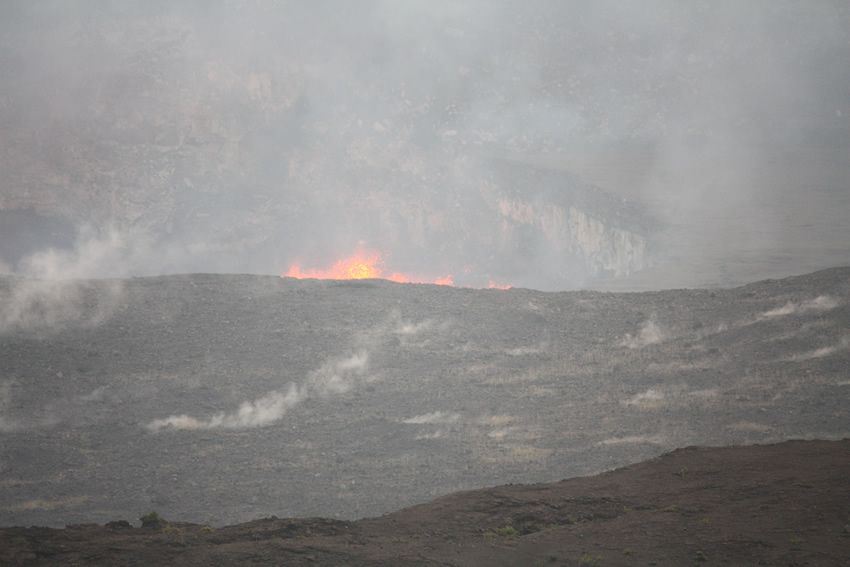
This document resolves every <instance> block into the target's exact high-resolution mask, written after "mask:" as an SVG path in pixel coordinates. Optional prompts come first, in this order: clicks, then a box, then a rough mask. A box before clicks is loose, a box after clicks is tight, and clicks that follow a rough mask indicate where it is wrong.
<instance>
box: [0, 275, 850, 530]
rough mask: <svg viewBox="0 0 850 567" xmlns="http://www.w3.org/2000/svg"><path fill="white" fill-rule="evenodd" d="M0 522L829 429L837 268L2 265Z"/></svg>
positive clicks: (430, 482) (393, 492)
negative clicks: (801, 272)
mask: <svg viewBox="0 0 850 567" xmlns="http://www.w3.org/2000/svg"><path fill="white" fill-rule="evenodd" d="M0 284H2V287H0V294H2V301H0V305H2V306H3V310H4V311H3V314H2V315H3V316H2V318H1V319H0V320H2V321H3V325H4V326H3V329H2V334H0V360H2V361H3V365H2V370H0V372H2V374H0V388H2V389H0V392H2V398H0V402H2V406H0V409H2V413H0V436H2V443H0V525H5V526H9V525H33V524H35V525H44V526H64V525H66V524H75V523H83V522H97V523H106V522H108V521H113V520H121V519H125V520H130V521H133V520H134V519H135V518H138V517H139V516H140V515H141V514H143V513H147V512H148V511H150V510H157V511H158V512H159V513H161V514H162V515H164V516H165V517H167V518H171V519H179V520H181V521H188V522H194V523H199V524H203V523H205V522H210V523H211V524H212V525H213V526H221V525H224V524H233V523H236V522H245V521H249V520H253V519H256V518H263V517H269V516H272V515H276V516H278V517H305V516H322V517H328V518H335V519H355V518H362V517H366V516H377V515H380V514H383V513H385V512H391V511H394V510H398V509H401V508H404V507H407V506H410V505H413V504H417V503H422V502H426V501H428V500H431V499H433V498H436V497H439V496H442V495H445V494H449V493H452V492H456V491H458V490H467V489H473V488H479V487H485V486H493V485H500V484H505V483H530V482H551V481H555V480H559V479H562V478H568V477H573V476H577V475H586V474H592V473H597V472H600V471H604V470H607V469H611V468H613V467H617V466H623V465H626V464H629V463H634V462H637V461H640V460H643V459H646V458H650V457H654V456H657V455H659V454H661V453H663V452H665V451H669V450H672V449H675V448H677V447H685V446H690V445H732V444H752V443H772V442H779V441H783V440H786V439H815V438H816V439H841V438H843V437H847V436H848V435H850V420H848V414H847V411H846V407H847V398H848V395H850V389H848V388H850V348H848V341H850V336H848V329H850V306H848V305H850V304H848V298H850V269H848V268H835V269H831V270H825V271H821V272H817V273H814V274H810V275H806V276H798V277H792V278H787V279H784V280H768V281H762V282H758V283H753V284H750V285H747V286H744V287H740V288H734V289H716V290H669V291H660V292H647V293H603V292H592V291H578V292H559V293H545V292H539V291H533V290H528V289H509V290H498V289H488V290H475V289H467V288H452V287H447V286H438V285H420V284H399V283H393V282H388V281H383V280H351V281H320V280H295V279H290V278H279V277H267V276H251V275H247V276H245V275H243V276H238V275H231V276H228V275H203V274H196V275H185V276H163V277H151V278H133V279H126V280H66V281H37V280H30V279H24V278H14V277H4V278H3V279H2V281H0Z"/></svg>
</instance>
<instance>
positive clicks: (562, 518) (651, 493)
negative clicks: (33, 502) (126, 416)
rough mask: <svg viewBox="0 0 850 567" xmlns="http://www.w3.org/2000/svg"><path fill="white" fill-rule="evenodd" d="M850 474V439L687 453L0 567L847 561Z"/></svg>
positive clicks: (107, 541)
mask: <svg viewBox="0 0 850 567" xmlns="http://www.w3.org/2000/svg"><path fill="white" fill-rule="evenodd" d="M848 471H850V440H848V439H844V440H841V441H787V442H784V443H779V444H775V445H752V446H735V447H725V448H706V447H689V448H686V449H678V450H676V451H673V452H671V453H665V454H663V455H661V456H660V457H656V458H654V459H650V460H647V461H644V462H641V463H638V464H635V465H630V466H627V467H624V468H620V469H616V470H613V471H609V472H605V473H602V474H598V475H596V476H590V477H581V478H573V479H569V480H563V481H560V482H555V483H551V484H533V485H507V486H500V487H496V488H487V489H481V490H471V491H465V492H458V493H455V494H451V495H448V496H444V497H442V498H439V499H437V500H434V501H432V502H429V503H426V504H421V505H418V506H413V507H410V508H406V509H404V510H401V511H399V512H395V513H392V514H385V515H383V516H380V517H376V518H367V519H363V520H357V521H340V520H332V519H323V518H306V519H283V518H277V517H274V516H272V517H271V518H266V519H261V520H254V521H252V522H247V523H243V524H238V525H234V526H227V527H221V528H212V527H209V526H201V525H198V524H190V523H182V522H168V521H165V520H159V521H150V520H152V519H153V518H148V520H149V521H148V523H149V525H148V526H147V527H132V526H131V525H130V524H129V523H128V522H126V521H117V522H110V523H108V524H106V525H105V526H100V525H96V524H78V525H69V526H67V527H66V528H64V529H54V528H39V527H31V528H21V527H15V528H3V529H0V564H2V565H7V566H28V565H63V566H66V565H126V566H132V565H180V566H194V565H198V566H200V565H203V566H208V565H247V564H251V565H284V564H285V565H347V566H358V565H404V566H414V565H459V566H460V565H464V566H476V565H481V566H485V565H486V566H488V567H492V566H501V565H504V566H517V565H558V566H561V565H569V566H574V565H586V566H589V565H599V566H606V567H607V566H613V565H658V566H665V565H670V566H674V565H675V566H681V565H820V566H831V565H835V566H839V565H841V566H846V565H848V561H850V525H848V524H850V486H848V484H847V474H848Z"/></svg>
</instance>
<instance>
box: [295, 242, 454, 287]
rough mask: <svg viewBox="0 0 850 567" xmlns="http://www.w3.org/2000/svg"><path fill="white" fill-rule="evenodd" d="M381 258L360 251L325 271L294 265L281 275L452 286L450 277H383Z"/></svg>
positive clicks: (374, 254) (374, 253)
mask: <svg viewBox="0 0 850 567" xmlns="http://www.w3.org/2000/svg"><path fill="white" fill-rule="evenodd" d="M383 264H384V259H383V257H382V256H381V255H380V254H378V253H377V252H368V251H364V250H360V251H358V252H355V253H354V254H353V255H351V256H350V257H348V258H344V259H342V260H339V261H338V262H337V263H335V264H334V265H333V266H332V267H330V268H328V269H326V270H316V269H309V270H302V269H301V266H299V265H298V264H294V265H292V266H290V268H289V271H288V272H286V273H285V274H283V275H282V276H281V277H284V278H298V279H304V278H316V279H319V280H362V279H367V278H382V279H386V280H390V281H394V282H399V283H435V284H438V285H453V284H452V276H451V275H445V276H442V277H440V278H437V279H435V280H433V281H429V280H427V279H426V278H418V277H415V276H412V275H410V274H403V273H399V272H393V273H392V274H390V275H389V276H385V275H383V269H382V266H383Z"/></svg>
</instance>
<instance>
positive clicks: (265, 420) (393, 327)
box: [145, 314, 431, 433]
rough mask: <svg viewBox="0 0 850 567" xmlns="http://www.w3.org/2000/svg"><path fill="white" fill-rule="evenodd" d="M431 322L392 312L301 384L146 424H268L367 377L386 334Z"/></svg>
mask: <svg viewBox="0 0 850 567" xmlns="http://www.w3.org/2000/svg"><path fill="white" fill-rule="evenodd" d="M430 326H431V325H430V324H429V323H428V322H420V323H410V322H406V321H403V320H402V319H401V318H400V317H399V316H398V314H394V315H393V316H392V317H390V319H389V320H388V321H387V322H386V323H384V324H382V325H379V326H378V327H377V328H375V329H373V330H371V331H369V332H366V333H364V334H363V335H361V336H360V337H358V338H357V339H356V341H355V342H356V343H357V345H358V347H357V348H356V349H355V350H354V351H353V352H352V353H350V354H347V355H344V356H339V357H333V358H331V359H329V360H327V361H326V362H324V363H323V364H322V365H321V366H320V367H319V368H317V369H316V370H314V371H313V372H311V373H310V374H309V376H307V378H306V379H305V380H304V381H303V382H302V383H301V384H296V383H291V384H289V385H288V386H287V388H286V389H282V390H274V391H272V392H269V393H267V394H266V395H264V396H263V397H261V398H259V399H257V400H254V401H246V402H244V403H242V405H241V406H239V409H238V410H236V411H233V412H229V413H228V412H223V413H219V414H217V415H214V416H212V417H210V418H207V419H198V418H194V417H190V416H188V415H185V414H183V415H171V416H169V417H166V418H162V419H155V420H153V421H151V422H149V423H148V424H146V425H145V427H146V428H147V430H148V431H150V432H152V433H158V432H160V431H162V430H163V429H216V428H226V429H241V428H249V427H263V426H267V425H271V424H273V423H275V422H276V421H278V420H280V419H281V418H282V417H283V416H284V415H285V414H286V412H287V411H289V410H290V409H292V408H293V407H295V406H296V405H298V404H299V403H301V402H303V401H304V400H306V399H308V398H313V397H319V398H321V397H326V396H330V395H334V394H343V393H345V392H348V391H349V390H351V389H352V388H354V387H356V386H357V385H358V383H359V382H360V381H362V380H368V379H369V376H368V374H367V371H368V363H369V358H370V356H373V355H374V354H375V353H378V352H379V351H380V349H381V348H382V344H383V341H384V339H385V338H386V337H388V336H393V335H395V336H408V335H414V334H416V333H419V332H421V331H423V330H426V329H428V328H429V327H430Z"/></svg>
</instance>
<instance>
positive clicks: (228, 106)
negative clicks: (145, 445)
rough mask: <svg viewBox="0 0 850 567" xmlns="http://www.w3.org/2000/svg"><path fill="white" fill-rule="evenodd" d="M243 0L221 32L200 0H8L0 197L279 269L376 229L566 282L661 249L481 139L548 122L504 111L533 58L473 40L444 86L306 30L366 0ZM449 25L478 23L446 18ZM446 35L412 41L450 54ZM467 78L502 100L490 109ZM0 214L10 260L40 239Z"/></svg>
mask: <svg viewBox="0 0 850 567" xmlns="http://www.w3.org/2000/svg"><path fill="white" fill-rule="evenodd" d="M243 4H244V3H240V2H234V3H224V4H223V5H222V6H218V8H217V10H218V11H223V15H222V14H218V15H217V17H218V18H224V19H225V20H226V19H228V18H229V19H231V20H235V21H236V23H235V24H234V27H233V28H232V29H231V28H228V29H229V30H230V31H229V32H227V33H225V32H223V31H222V28H220V27H219V26H221V24H220V23H216V22H215V21H212V19H211V18H210V17H204V16H203V9H202V8H200V7H199V8H197V9H195V8H193V7H192V4H191V3H187V4H186V5H184V6H182V7H180V8H179V9H178V8H174V9H164V8H163V9H162V10H158V9H156V10H155V9H151V10H146V9H144V8H141V7H139V6H134V5H132V4H122V3H118V4H116V5H115V6H113V8H111V9H106V8H104V9H98V8H90V9H88V10H87V11H85V12H78V11H74V10H71V9H66V10H65V11H64V12H62V10H60V12H62V13H60V14H59V15H58V16H57V17H52V18H51V17H46V16H45V15H44V14H43V13H39V12H38V10H34V11H33V12H32V13H30V12H28V11H27V10H26V9H25V8H20V7H19V8H18V9H17V10H18V11H20V12H22V13H20V14H10V15H9V17H10V19H11V21H15V20H17V21H18V23H19V24H20V25H21V26H22V27H21V28H20V30H22V31H20V30H16V29H12V28H11V27H10V28H9V29H6V30H4V34H3V48H4V50H6V52H7V53H8V54H10V55H9V56H8V57H6V59H5V60H4V61H3V62H2V64H3V66H4V69H3V71H4V72H3V74H4V77H6V78H8V80H4V84H3V87H2V95H0V105H2V106H1V107H0V108H2V111H1V112H0V121H2V125H0V126H2V128H0V184H2V186H3V189H4V190H3V191H2V193H0V211H6V212H10V211H11V212H12V213H15V214H18V216H20V215H22V214H23V215H26V214H30V215H35V216H36V217H38V218H39V219H41V220H40V221H39V222H43V223H47V225H50V226H51V227H53V228H52V229H51V230H52V232H51V231H48V232H50V235H52V236H50V237H48V238H46V240H45V239H42V240H44V241H45V242H46V243H47V244H49V245H51V246H55V247H63V246H64V247H72V246H73V244H74V242H73V240H74V239H73V238H69V237H68V234H67V233H68V231H67V228H66V227H67V226H68V225H72V226H76V227H78V228H79V227H84V226H85V227H87V228H86V231H87V232H86V234H96V235H100V236H99V238H106V237H105V236H103V235H106V234H108V233H110V231H111V232H114V233H117V234H119V235H121V240H122V242H123V244H122V246H124V247H125V248H127V249H131V248H133V247H134V246H137V245H136V244H135V243H136V242H138V241H142V240H143V241H144V242H145V243H146V246H148V247H149V248H151V249H152V250H153V251H151V252H148V253H147V254H146V255H145V256H144V261H143V262H141V263H142V264H144V265H143V266H139V265H138V263H139V262H136V265H134V267H133V268H131V269H129V271H130V272H131V273H152V272H153V273H156V272H162V271H248V272H264V273H273V272H275V271H283V270H284V269H285V267H286V266H287V265H288V264H290V263H291V262H293V261H301V262H314V263H317V264H321V263H327V262H331V261H333V260H334V259H336V258H338V257H340V256H342V255H345V254H348V253H350V251H351V250H352V249H353V248H354V247H355V246H356V245H357V244H358V243H363V242H366V243H368V245H369V246H371V247H374V248H376V249H379V250H381V251H382V252H383V253H384V254H386V255H387V256H388V257H391V258H393V260H394V261H395V262H397V263H398V264H399V265H400V266H401V267H402V268H410V269H412V270H414V271H420V272H422V271H426V272H428V271H430V272H433V273H453V274H472V275H471V276H469V277H470V278H472V279H475V278H478V280H480V281H478V282H476V283H481V282H483V283H486V282H487V281H488V280H505V281H506V282H507V283H512V284H514V285H523V284H529V283H531V282H532V279H531V277H530V276H529V275H528V270H531V269H533V270H536V271H537V275H536V276H535V278H537V280H540V281H544V280H545V281H549V282H550V283H551V284H552V285H556V286H563V285H564V284H565V283H579V282H581V281H584V280H585V279H587V278H596V277H601V276H621V275H626V274H630V273H633V272H635V271H637V270H640V269H641V268H642V267H643V266H644V265H645V263H646V262H647V238H648V236H649V234H650V232H651V230H650V226H651V223H650V222H647V220H646V219H647V215H646V214H645V213H644V212H643V211H640V210H638V209H637V208H636V207H635V206H634V205H633V204H630V203H625V202H615V201H616V199H612V198H611V197H610V196H607V195H604V194H603V192H601V191H600V190H598V189H595V188H592V187H590V186H588V185H586V184H582V183H581V182H580V181H579V180H578V179H576V178H573V177H572V176H570V175H569V174H566V173H557V174H556V173H552V172H546V171H545V170H538V169H536V168H534V167H529V166H520V165H517V164H510V162H501V161H494V160H492V159H491V158H489V157H487V156H488V155H493V154H494V153H495V152H503V151H505V150H507V151H508V152H509V153H510V152H526V151H540V150H541V149H542V150H546V144H551V143H552V142H551V140H550V141H548V142H547V140H548V138H546V136H542V134H541V132H540V131H539V130H540V127H537V130H535V129H534V125H533V124H529V125H526V126H523V127H521V128H520V129H519V130H517V131H518V132H521V134H522V135H517V134H516V132H512V131H510V130H509V129H506V128H505V127H504V126H503V125H502V119H503V116H502V115H501V114H500V112H503V113H505V114H506V116H507V115H509V114H510V112H511V108H512V105H514V104H516V103H517V101H514V102H511V101H509V100H508V99H506V98H505V96H506V95H505V93H501V91H500V89H501V87H500V86H499V85H500V84H501V81H502V79H503V78H504V77H508V76H511V77H513V76H515V74H517V73H521V71H522V68H523V62H522V61H513V60H500V59H499V57H496V56H495V55H493V56H492V57H484V54H483V53H480V54H479V55H478V56H476V57H484V58H483V59H481V61H480V64H479V65H478V66H477V67H461V68H459V69H458V71H457V76H454V75H452V76H451V82H450V83H446V82H443V83H442V85H443V86H442V87H440V86H439V85H437V86H434V85H430V84H425V83H426V82H425V81H422V80H421V79H420V80H419V81H414V80H413V78H412V77H411V76H410V73H411V70H410V69H407V67H406V66H405V65H402V64H397V63H394V62H392V61H391V62H387V61H382V60H380V59H378V60H370V59H369V58H368V57H365V56H364V51H363V49H361V50H360V51H357V50H354V51H351V52H348V51H347V50H346V46H345V42H346V41H355V40H354V39H352V38H348V39H345V38H344V39H343V40H342V43H341V44H340V43H339V42H337V41H336V39H335V38H331V37H328V36H327V35H325V36H323V37H315V38H310V37H306V36H305V32H304V30H302V29H300V28H302V27H310V26H311V25H312V26H315V25H316V23H317V22H316V19H321V18H330V23H328V22H324V23H325V24H326V28H325V31H324V32H323V33H325V34H327V33H329V32H328V31H327V30H332V29H347V28H343V27H341V24H342V22H343V21H344V20H345V19H346V18H350V17H354V18H355V19H356V18H357V17H360V18H365V23H364V25H366V24H369V25H374V20H375V18H376V17H375V16H374V14H371V15H369V11H368V10H366V12H367V14H366V15H362V14H361V15H359V16H357V15H354V14H351V13H334V14H330V15H329V14H318V15H317V14H303V13H299V11H298V10H297V9H283V8H281V7H279V6H278V7H274V6H272V7H265V8H264V7H262V6H260V7H257V6H254V7H251V6H248V5H243ZM8 10H9V11H10V12H15V9H12V8H8ZM343 12H345V11H344V10H343ZM12 16H14V17H12ZM370 18H372V19H370ZM20 20H23V21H22V22H21V21H20ZM9 25H10V26H11V24H9ZM317 29H322V28H321V26H319V28H317ZM233 30H239V33H240V34H244V37H239V38H234V37H230V36H228V33H229V34H231V35H232V34H235V33H236V32H234V31H233ZM221 33H224V35H225V37H221V36H220V34H221ZM434 34H435V37H436V38H438V39H439V41H440V42H448V43H451V42H463V41H466V42H467V44H468V43H469V41H471V40H470V38H469V37H467V38H466V40H464V39H463V38H464V33H463V31H462V30H458V29H455V28H451V27H447V28H445V29H443V28H440V29H439V30H435V31H434ZM321 35H322V34H319V36H321ZM388 37H389V39H388V41H395V42H398V41H399V39H398V38H395V39H393V37H392V34H390V35H389V36H388ZM426 44H427V42H426ZM340 45H342V47H340ZM235 46H241V47H239V48H238V49H237V48H235ZM423 49H424V48H423ZM428 49H430V51H428ZM442 49H443V48H442V47H441V48H440V49H437V48H436V47H434V46H431V47H429V48H427V49H426V52H427V53H426V55H424V56H422V57H420V58H419V59H418V60H417V61H416V62H418V63H419V64H420V65H421V68H422V69H424V70H429V69H430V70H431V71H433V70H435V69H443V65H446V64H447V63H446V62H445V61H443V57H444V56H445V53H443V52H442V51H441V50H442ZM366 51H368V49H366ZM375 57H378V54H376V55H375ZM396 75H399V76H396ZM438 76H439V75H438ZM519 77H520V78H519V79H517V80H522V81H525V79H522V78H521V75H520V76H519ZM388 78H389V79H395V81H396V82H392V81H389V80H388ZM441 80H442V79H439V80H437V83H440V81H441ZM538 87H539V85H536V84H535V85H533V86H532V85H529V86H528V87H527V88H528V92H529V93H534V92H537V91H535V89H536V88H538ZM467 90H471V91H472V92H474V93H479V92H486V93H487V94H488V96H495V97H497V98H498V97H502V99H504V100H503V101H502V102H501V103H494V104H495V106H494V107H493V108H492V109H489V110H488V111H487V112H486V113H484V115H487V116H491V118H489V119H487V120H488V121H487V122H484V123H483V124H482V123H479V122H481V120H482V112H481V111H480V110H477V109H476V104H477V103H476V101H475V100H466V99H467V98H468V97H469V96H471V95H470V94H469V93H467V94H466V95H464V93H465V92H466V91H467ZM500 93H501V94H500ZM508 94H510V93H508ZM538 95H539V93H538V94H529V95H528V96H531V97H532V98H533V97H534V96H538ZM512 96H514V97H515V98H519V95H518V94H517V93H514V94H513V95H512ZM523 96H525V95H523ZM500 100H501V99H500ZM541 144H542V145H541ZM473 150H474V151H473ZM506 164H507V165H506ZM509 170H510V171H509ZM541 176H542V177H543V178H545V179H546V183H545V187H544V186H541V185H540V183H539V179H540V178H541ZM603 201H604V202H605V206H604V207H600V206H598V205H599V203H600V202H603ZM0 231H2V232H3V237H4V239H5V240H6V241H7V242H13V241H14V243H15V245H14V248H15V252H14V253H7V254H5V255H4V256H3V257H2V258H0V262H2V263H3V264H5V265H6V267H7V269H14V268H15V266H16V264H17V263H18V262H19V261H20V260H21V259H23V258H25V257H26V256H27V254H29V253H32V252H36V251H37V250H38V249H39V248H38V246H36V245H35V244H32V243H33V242H34V241H33V240H32V238H30V237H28V236H26V235H25V234H23V233H21V232H20V231H16V230H12V229H11V224H9V223H7V224H6V225H5V226H3V227H0ZM28 243H30V244H28ZM43 244H44V242H42V243H41V244H40V246H41V245H43ZM10 246H12V245H11V244H10V245H9V246H7V247H10ZM157 258H159V259H162V258H169V259H170V260H169V262H170V263H165V264H162V263H160V264H159V265H158V264H157ZM137 260H138V255H137ZM456 277H458V276H456ZM459 277H460V278H461V279H463V278H464V277H465V276H463V275H461V276H459ZM555 282H559V283H555ZM470 283H473V282H470ZM537 285H541V284H540V283H539V282H537ZM543 285H546V284H543Z"/></svg>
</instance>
